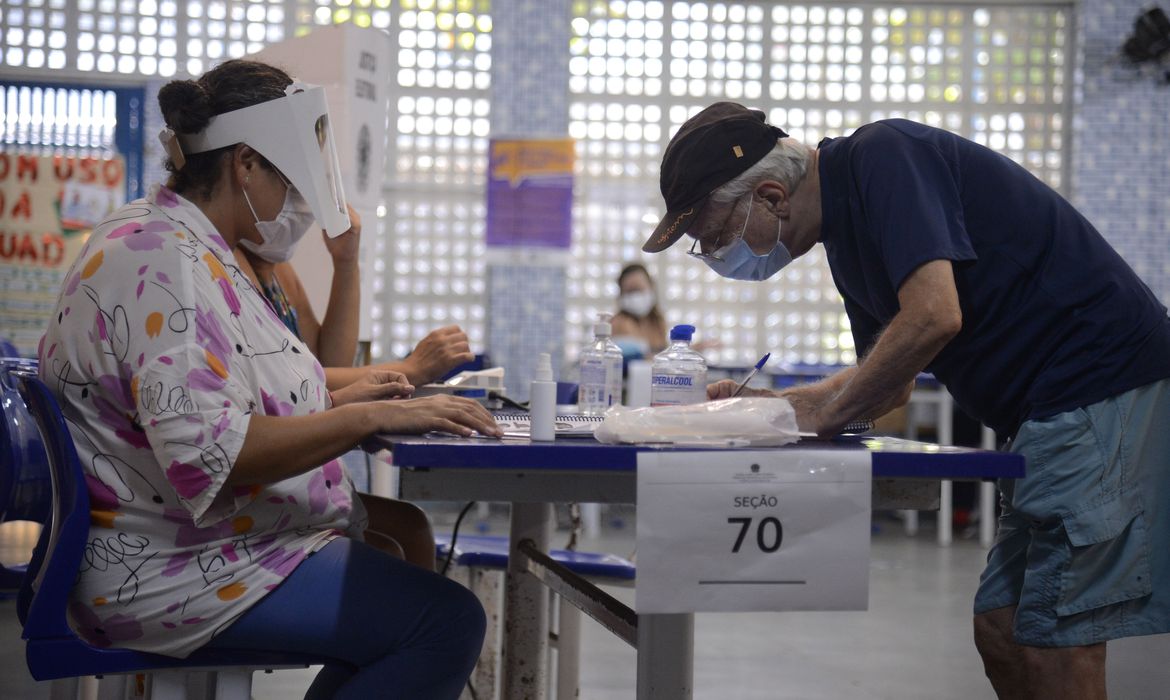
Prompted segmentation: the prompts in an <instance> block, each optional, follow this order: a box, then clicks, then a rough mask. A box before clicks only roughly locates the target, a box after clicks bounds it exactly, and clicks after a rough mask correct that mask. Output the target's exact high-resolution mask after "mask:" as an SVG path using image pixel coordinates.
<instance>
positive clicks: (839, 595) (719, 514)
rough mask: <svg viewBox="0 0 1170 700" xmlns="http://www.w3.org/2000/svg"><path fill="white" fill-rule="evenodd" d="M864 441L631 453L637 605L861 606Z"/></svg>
mask: <svg viewBox="0 0 1170 700" xmlns="http://www.w3.org/2000/svg"><path fill="white" fill-rule="evenodd" d="M871 481H872V467H871V464H870V456H869V453H868V452H867V451H865V450H858V451H857V453H856V454H853V453H850V452H843V451H840V450H833V451H829V450H801V449H788V448H786V449H781V450H766V451H738V450H729V451H714V450H713V451H707V452H675V451H663V452H644V453H641V454H639V455H638V560H637V565H638V577H637V588H636V605H635V609H636V610H637V611H638V613H640V614H641V613H689V612H763V611H779V610H864V609H865V608H866V607H867V606H868V601H869V539H870V483H871Z"/></svg>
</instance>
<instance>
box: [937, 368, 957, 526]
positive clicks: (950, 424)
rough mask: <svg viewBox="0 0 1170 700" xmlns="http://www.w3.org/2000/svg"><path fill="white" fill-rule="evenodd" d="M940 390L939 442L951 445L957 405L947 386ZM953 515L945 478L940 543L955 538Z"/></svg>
mask: <svg viewBox="0 0 1170 700" xmlns="http://www.w3.org/2000/svg"><path fill="white" fill-rule="evenodd" d="M938 391H939V394H938V444H940V445H947V446H949V445H953V444H955V434H954V420H955V415H954V414H955V407H954V402H953V400H952V399H951V395H950V393H949V392H947V390H946V387H939V390H938ZM953 517H954V503H953V502H952V500H951V482H950V481H947V480H945V479H944V480H943V481H942V483H941V484H940V486H939V508H938V543H939V544H940V545H949V544H950V543H951V541H952V540H953V539H954V535H953V533H952V519H953Z"/></svg>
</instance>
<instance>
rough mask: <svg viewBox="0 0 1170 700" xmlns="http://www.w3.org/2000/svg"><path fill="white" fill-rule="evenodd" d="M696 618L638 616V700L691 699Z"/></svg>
mask: <svg viewBox="0 0 1170 700" xmlns="http://www.w3.org/2000/svg"><path fill="white" fill-rule="evenodd" d="M694 663H695V616H694V615H692V614H689V613H688V614H674V615H639V616H638V700H690V699H691V697H692V694H693V692H694Z"/></svg>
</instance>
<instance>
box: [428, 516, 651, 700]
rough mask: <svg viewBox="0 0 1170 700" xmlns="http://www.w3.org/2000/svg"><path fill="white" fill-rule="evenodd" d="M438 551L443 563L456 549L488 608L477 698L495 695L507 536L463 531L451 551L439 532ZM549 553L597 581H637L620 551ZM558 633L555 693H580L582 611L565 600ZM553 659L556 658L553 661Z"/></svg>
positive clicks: (456, 559) (558, 604)
mask: <svg viewBox="0 0 1170 700" xmlns="http://www.w3.org/2000/svg"><path fill="white" fill-rule="evenodd" d="M435 553H436V555H437V557H438V559H439V561H440V562H442V561H445V560H446V558H447V555H448V554H451V563H453V564H457V565H458V566H459V567H460V573H461V574H462V575H461V576H460V578H462V579H464V581H463V583H464V584H465V585H466V586H467V587H468V588H470V589H471V590H472V592H474V593H475V594H476V596H478V597H479V599H480V602H481V603H483V607H484V610H486V611H487V614H488V615H487V618H488V628H487V634H486V635H485V638H484V649H483V652H482V653H481V654H480V657H479V661H478V662H477V663H476V666H475V673H474V674H473V675H472V680H471V683H472V686H473V687H474V688H475V691H476V695H477V696H478V697H494V696H495V682H496V664H497V663H498V657H499V645H500V639H499V637H500V626H499V621H500V619H501V615H500V614H499V612H498V611H499V608H500V601H501V594H500V588H501V581H500V579H501V578H502V576H501V573H502V572H504V571H506V570H507V569H508V538H507V537H500V536H492V535H461V536H460V537H459V539H458V540H457V541H456V544H455V551H454V552H453V553H452V552H451V538H449V537H447V536H446V535H437V536H436V537H435ZM549 556H550V557H552V559H553V560H554V561H556V562H557V563H559V564H562V565H564V566H565V567H566V568H568V569H569V570H570V571H572V572H574V573H576V574H578V575H580V576H583V577H585V578H587V579H590V580H591V581H593V582H594V583H603V584H608V585H619V586H632V585H633V583H634V575H635V573H636V572H635V568H634V564H633V563H632V562H630V561H629V560H627V559H623V558H622V557H619V556H617V555H616V554H604V553H598V552H576V551H570V550H567V549H552V550H549ZM554 609H555V618H556V621H557V624H556V632H555V634H551V635H550V636H551V637H552V640H551V642H552V643H551V648H552V649H554V650H556V654H557V659H556V669H557V673H556V679H557V680H556V685H557V690H556V697H558V698H575V697H577V696H578V695H579V694H580V688H579V680H580V664H579V661H580V644H581V641H580V638H581V611H580V610H578V609H577V608H576V606H574V605H573V604H572V603H569V602H568V601H565V600H563V599H558V600H556V601H555V608H554ZM550 664H551V661H550Z"/></svg>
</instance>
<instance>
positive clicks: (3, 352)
mask: <svg viewBox="0 0 1170 700" xmlns="http://www.w3.org/2000/svg"><path fill="white" fill-rule="evenodd" d="M14 357H20V351H19V350H17V349H16V346H15V345H13V344H12V341H10V340H8V339H7V338H0V358H2V359H10V358H14Z"/></svg>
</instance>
